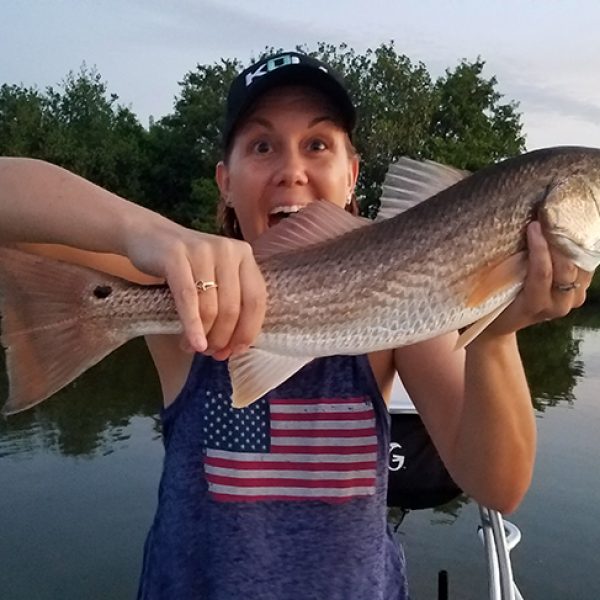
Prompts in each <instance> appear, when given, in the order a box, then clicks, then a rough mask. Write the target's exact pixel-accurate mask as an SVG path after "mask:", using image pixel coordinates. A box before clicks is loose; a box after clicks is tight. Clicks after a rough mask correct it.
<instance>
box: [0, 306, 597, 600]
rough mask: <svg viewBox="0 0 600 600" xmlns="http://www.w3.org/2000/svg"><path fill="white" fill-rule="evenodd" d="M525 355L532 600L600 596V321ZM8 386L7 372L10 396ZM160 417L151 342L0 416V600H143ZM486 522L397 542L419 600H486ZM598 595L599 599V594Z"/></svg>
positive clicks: (528, 586) (538, 344) (589, 316)
mask: <svg viewBox="0 0 600 600" xmlns="http://www.w3.org/2000/svg"><path fill="white" fill-rule="evenodd" d="M596 313H599V314H596ZM519 344H520V348H521V352H522V355H523V357H524V362H525V367H526V373H527V377H528V380H529V382H530V386H531V389H532V392H533V396H534V404H535V408H536V409H537V411H538V412H537V414H538V417H543V418H540V419H539V420H538V422H539V424H540V452H539V458H538V467H537V468H536V472H537V479H536V481H534V486H533V488H532V491H531V492H530V494H529V496H528V498H529V499H528V500H527V501H526V502H525V503H524V507H523V508H522V509H520V510H519V512H518V513H517V515H516V517H515V522H516V523H517V524H518V525H519V527H521V529H523V530H524V541H523V542H522V543H521V545H520V548H521V547H522V549H520V548H518V549H517V550H516V551H515V553H513V555H514V556H515V562H516V568H517V572H518V576H519V577H518V579H519V581H521V582H522V583H523V585H522V591H524V592H526V593H524V596H525V597H531V598H549V599H553V598H565V597H574V598H575V597H576V598H584V599H587V598H590V600H591V599H592V598H594V599H595V598H597V597H600V592H599V591H598V586H597V583H596V582H595V571H594V569H593V568H592V567H591V562H592V560H593V558H591V557H593V556H594V554H593V553H594V552H595V549H594V548H595V543H596V540H595V538H594V540H592V537H594V535H593V532H594V531H596V521H597V520H598V519H600V513H599V512H598V511H599V510H600V509H599V508H598V506H600V486H599V485H598V481H599V480H600V478H598V474H597V469H595V468H594V466H595V464H596V462H597V457H598V448H597V444H595V443H594V441H595V435H596V430H597V429H598V427H600V406H596V397H595V394H596V392H592V391H590V390H595V389H596V388H597V385H598V384H599V383H600V311H598V308H597V307H591V308H589V309H588V310H580V311H577V312H576V314H575V315H572V316H570V317H569V318H568V319H563V320H562V321H560V322H553V323H548V324H542V325H539V326H537V327H534V328H530V330H528V331H525V332H523V333H522V334H520V337H519ZM592 348H595V354H594V355H592V354H591V349H592ZM586 353H587V354H586ZM594 361H596V362H594ZM593 365H596V367H595V370H594V366H593ZM0 371H1V369H0ZM6 389H7V384H6V377H5V374H4V373H3V372H0V396H1V397H3V398H4V397H6ZM573 408H575V409H576V410H572V409H573ZM159 409H160V389H159V385H158V380H157V376H156V373H155V371H154V367H153V366H152V363H151V361H150V358H149V356H148V353H147V351H146V349H145V345H144V344H143V342H141V341H139V340H138V341H136V342H132V343H130V344H128V345H127V346H126V347H124V348H122V349H120V350H119V351H117V352H115V353H114V354H113V355H112V356H111V357H109V358H108V359H105V360H104V361H103V362H102V363H100V364H99V365H97V366H96V367H94V368H93V369H92V370H91V371H89V372H88V373H86V374H84V375H83V376H82V377H81V378H79V379H78V380H77V381H76V382H75V383H74V384H72V385H71V386H69V387H68V388H67V389H65V390H63V391H62V392H60V393H59V394H57V395H56V396H54V397H53V398H51V399H49V400H47V401H46V402H44V403H42V404H41V405H39V406H37V407H35V408H33V409H31V410H29V411H26V412H24V413H21V414H18V415H14V416H11V417H9V418H8V419H7V420H5V421H2V420H1V419H0V489H2V490H3V494H0V532H1V535H0V597H2V598H4V597H6V598H10V599H11V600H21V599H22V600H25V599H30V598H38V599H40V600H45V599H53V598H61V600H75V599H76V598H77V599H79V598H81V597H82V595H81V593H82V589H85V590H86V596H85V597H86V598H89V599H90V600H93V599H95V598H98V599H100V598H129V597H133V596H134V595H135V589H136V582H137V576H138V573H139V562H140V559H141V551H142V546H143V540H144V536H145V534H146V532H147V530H148V527H149V525H150V522H151V519H152V514H153V511H154V508H155V499H156V490H157V483H158V476H159V473H160V462H161V460H162V448H161V443H160V440H159V437H160V428H159V425H158V422H157V418H156V416H157V414H158V411H159ZM565 410H568V413H566V414H565ZM578 411H579V412H578ZM581 415H583V416H584V417H585V418H583V417H582V416H581ZM565 416H568V417H569V418H565ZM573 416H579V421H577V422H574V421H573ZM594 419H595V421H594ZM594 422H596V423H597V425H596V426H595V428H594V427H593V423H594ZM561 427H562V429H561ZM585 427H587V428H588V429H590V428H591V429H590V431H588V432H587V433H585V431H584V429H585ZM549 432H551V434H550V433H549ZM585 435H587V436H588V437H587V438H586V437H585ZM548 436H549V437H548ZM569 436H570V437H569ZM592 436H593V437H592ZM574 454H576V455H577V464H576V465H575V466H573V463H572V462H569V458H572V457H573V455H574ZM580 466H581V468H582V469H584V470H585V472H584V473H580V472H579V470H578V469H579V467H580ZM559 480H560V483H561V484H560V485H556V482H557V481H559ZM594 486H595V487H594ZM541 505H543V509H544V510H542V511H540V510H539V507H540V506H541ZM569 506H574V507H576V508H575V510H574V511H572V512H569V509H568V507H569ZM594 510H595V511H596V512H595V513H594ZM549 514H560V516H561V519H560V524H561V526H564V525H565V524H566V523H573V527H574V529H575V530H574V531H569V530H567V529H563V530H561V532H560V541H561V543H560V544H557V543H556V535H555V532H554V531H553V529H555V528H556V521H554V520H552V521H551V522H548V519H549V518H550V519H551V517H549V516H548V515H549ZM391 517H392V518H391V521H392V523H393V522H394V518H398V519H399V515H394V514H393V513H392V515H391ZM477 518H478V515H477V508H476V506H475V505H474V504H473V503H469V502H468V499H467V498H465V497H464V496H460V497H459V498H457V499H456V500H455V501H453V502H452V503H450V504H448V505H446V506H444V507H440V508H438V509H435V511H416V512H415V513H412V514H410V515H409V517H408V518H407V519H406V520H405V522H403V523H402V525H401V527H400V529H399V530H398V533H397V535H398V536H399V539H400V540H401V541H403V542H405V545H406V550H407V555H408V559H409V565H410V576H411V581H412V582H413V591H414V597H415V598H416V599H417V600H418V599H419V598H432V597H435V590H434V588H433V587H432V586H433V582H434V581H435V579H436V574H437V570H438V569H439V568H447V569H449V570H450V572H451V586H452V587H451V590H453V592H452V593H451V597H456V598H459V597H460V598H461V599H462V600H470V599H471V598H473V599H474V598H482V597H486V596H485V569H484V566H483V559H482V553H481V548H480V547H479V542H478V541H477V539H476V533H475V531H476V524H477ZM432 524H433V525H434V526H433V527H432ZM440 525H442V526H440ZM448 525H452V526H451V527H449V526H448ZM588 538H589V540H588ZM586 540H587V541H586ZM427 542H428V543H427ZM532 547H533V551H532ZM528 548H529V550H528ZM528 553H529V554H528ZM544 561H545V562H544ZM553 561H554V562H553ZM588 563H589V564H588ZM556 564H558V565H560V567H553V566H551V565H556ZM438 565H439V566H438ZM523 565H524V566H523ZM585 565H588V566H587V567H585ZM553 569H555V570H556V571H558V570H561V572H564V573H569V575H568V577H569V578H570V579H571V581H576V582H577V584H578V585H580V588H581V589H579V590H578V591H577V592H576V593H575V595H569V593H568V591H567V592H565V590H564V589H563V590H562V591H561V592H560V594H559V595H554V590H555V587H556V584H555V582H553V581H548V579H549V577H548V573H552V571H553ZM586 575H587V576H588V581H587V582H586ZM461 578H462V580H461ZM550 579H552V578H551V577H550ZM563 579H564V578H563ZM82 582H84V583H83V584H82ZM82 585H83V586H84V587H82ZM585 585H588V586H589V587H590V589H593V590H595V592H593V593H592V594H591V595H586V593H585V592H584V591H581V590H582V589H583V588H584V587H585ZM582 586H583V587H582ZM596 592H598V593H596ZM557 593H558V592H557Z"/></svg>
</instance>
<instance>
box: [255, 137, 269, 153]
mask: <svg viewBox="0 0 600 600" xmlns="http://www.w3.org/2000/svg"><path fill="white" fill-rule="evenodd" d="M271 149H272V148H271V144H270V143H269V142H268V141H267V140H258V141H256V142H254V144H253V145H252V150H253V151H254V152H255V153H256V154H268V153H269V152H271Z"/></svg>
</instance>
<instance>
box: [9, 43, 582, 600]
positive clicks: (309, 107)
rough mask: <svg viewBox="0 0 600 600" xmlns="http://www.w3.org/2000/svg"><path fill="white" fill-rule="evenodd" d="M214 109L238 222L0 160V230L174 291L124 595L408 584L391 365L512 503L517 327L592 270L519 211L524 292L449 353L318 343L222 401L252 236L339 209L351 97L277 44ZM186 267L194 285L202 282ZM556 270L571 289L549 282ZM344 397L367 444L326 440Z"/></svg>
mask: <svg viewBox="0 0 600 600" xmlns="http://www.w3.org/2000/svg"><path fill="white" fill-rule="evenodd" d="M227 108H228V112H227V125H226V131H225V157H224V160H223V162H221V163H219V164H218V165H217V171H216V177H217V183H218V185H219V189H220V191H221V195H222V203H223V206H222V207H221V209H222V213H223V214H224V215H225V219H224V221H225V230H226V231H227V232H228V233H229V234H230V235H235V236H237V237H239V238H240V239H232V238H224V237H216V236H211V235H207V234H202V233H198V232H194V231H189V230H186V229H184V228H182V227H179V226H177V225H176V224H174V223H171V222H169V221H167V220H166V219H163V218H161V217H160V216H159V215H157V214H155V213H152V212H150V211H147V210H145V209H143V208H141V207H139V206H136V205H134V204H131V203H129V202H127V201H126V200H124V199H122V198H118V197H116V196H115V195H113V194H110V193H108V192H106V191H105V190H102V189H100V188H98V187H96V186H94V185H93V184H91V183H90V182H87V181H85V180H83V179H81V178H79V177H77V176H75V175H73V174H71V173H68V172H66V171H64V170H62V169H59V168H57V167H54V166H52V165H48V164H46V163H41V162H38V161H30V160H26V159H2V160H1V161H0V182H1V185H0V210H1V211H2V212H1V214H0V216H1V219H0V235H1V237H2V239H3V240H6V241H10V242H18V243H31V242H37V243H39V242H43V243H50V244H61V245H65V246H60V247H31V246H30V249H33V250H35V251H38V252H44V253H51V254H54V255H57V256H59V257H61V258H64V259H67V260H71V261H74V262H79V263H83V264H87V265H89V266H93V267H95V268H97V269H101V270H105V271H109V272H112V273H117V274H119V275H121V276H122V277H127V278H130V279H133V280H137V281H143V282H146V281H147V282H152V281H156V278H159V279H166V280H167V281H168V283H169V285H170V286H171V289H172V291H173V293H174V296H175V299H176V303H177V308H178V311H179V314H180V317H181V320H182V322H183V324H184V328H185V340H184V341H183V344H182V343H181V340H179V339H177V338H174V337H172V336H155V337H151V338H148V340H147V341H148V346H149V348H150V351H151V353H152V357H153V359H154V362H155V364H156V367H157V370H158V372H159V376H160V380H161V384H162V390H163V395H164V403H165V409H164V411H163V414H162V417H163V430H164V437H165V449H166V454H165V464H164V472H163V478H162V481H161V488H160V494H159V505H158V509H157V514H156V518H155V521H154V524H153V526H152V529H151V532H150V534H149V536H148V540H147V543H146V549H145V557H144V569H143V574H142V579H141V583H140V592H139V597H140V598H149V599H150V598H151V599H155V598H169V599H173V598H209V599H211V600H214V599H218V600H221V599H230V598H236V597H238V596H240V595H241V594H244V596H245V597H247V598H256V599H258V598H260V599H269V598H273V599H278V600H285V599H294V600H298V599H309V598H311V599H312V598H316V599H321V598H323V599H325V598H327V599H336V598H339V599H344V600H347V599H357V600H362V599H365V600H374V599H377V598H380V599H386V600H387V599H392V598H394V599H398V598H406V597H407V587H406V579H405V569H404V559H403V555H402V551H401V549H400V548H398V547H397V546H396V543H395V541H394V540H393V539H392V537H391V535H390V533H389V531H388V529H387V524H386V510H385V493H386V481H387V468H386V466H387V449H388V441H389V440H388V427H387V418H386V411H385V400H386V399H387V398H388V397H389V395H390V389H391V384H392V380H393V377H394V375H395V373H396V372H397V373H398V374H399V375H400V377H401V379H402V380H403V382H404V385H405V386H406V388H407V390H408V391H409V393H410V395H411V398H412V400H413V402H414V404H415V405H416V407H417V409H418V410H419V413H420V415H421V417H422V419H423V421H424V422H425V424H426V426H427V429H428V431H429V433H430V435H431V438H432V439H433V441H434V443H435V445H436V447H437V449H438V451H439V453H440V455H441V457H442V459H443V460H444V462H445V464H446V466H447V468H448V470H449V471H450V473H451V475H452V477H453V478H454V480H455V481H456V482H457V484H458V485H459V486H460V487H461V488H462V489H463V490H465V492H466V493H468V494H469V495H471V496H473V497H474V498H475V499H477V500H478V501H479V502H481V503H483V504H485V505H487V506H490V507H493V508H496V509H499V510H501V511H504V512H507V511H511V510H513V509H514V508H515V507H516V506H517V505H518V503H519V502H520V500H521V498H522V497H523V495H524V493H525V491H526V490H527V488H528V486H529V483H530V479H531V473H532V469H533V462H534V454H535V428H534V420H533V414H532V408H531V399H530V396H529V392H528V389H527V384H526V381H525V377H524V374H523V369H522V365H521V361H520V358H519V354H518V349H517V345H516V338H515V332H516V331H517V330H518V329H520V328H522V327H525V326H527V325H530V324H532V323H535V322H538V321H540V320H543V319H548V318H553V317H557V316H562V315H564V314H566V313H567V312H568V311H569V310H570V309H571V308H573V307H574V306H579V305H580V304H581V303H582V302H583V300H584V298H585V290H586V288H587V286H588V285H589V281H590V276H589V274H587V273H584V272H580V271H579V270H578V269H577V268H576V267H575V266H574V265H573V264H572V263H570V262H569V261H567V260H565V259H564V258H563V257H561V256H559V255H558V254H554V253H551V252H550V250H549V248H548V246H547V244H546V242H545V240H544V238H543V236H542V235H541V232H540V228H539V225H538V224H537V223H533V224H531V225H530V227H529V229H528V244H529V268H528V276H527V280H526V284H525V287H524V289H523V291H522V292H521V293H520V294H519V296H518V297H517V299H516V300H515V301H514V302H513V304H512V305H511V306H510V307H509V308H508V309H506V310H505V311H504V313H503V314H502V315H501V316H500V317H499V318H498V319H497V320H496V321H495V322H494V323H493V324H492V325H491V326H490V327H488V329H487V330H486V331H484V332H483V333H482V334H481V335H480V336H479V337H478V338H477V339H476V340H475V341H474V342H472V343H471V344H470V345H469V346H468V349H467V350H466V351H464V350H461V351H454V344H455V341H456V335H455V334H449V335H444V336H442V337H439V338H437V339H433V340H429V341H426V342H422V343H420V344H416V345H414V346H410V347H403V348H398V349H396V350H394V351H384V352H379V353H376V354H373V355H370V356H368V357H364V356H362V357H329V358H324V359H319V360H316V361H314V362H313V363H311V364H309V365H308V366H307V367H305V368H304V369H303V370H302V371H300V372H299V373H298V374H296V375H295V376H294V377H292V378H291V379H290V380H288V381H287V382H285V383H284V384H282V385H281V386H279V388H277V389H275V390H273V391H272V392H269V394H267V395H266V396H265V397H263V398H261V399H260V400H259V401H258V402H256V403H255V404H254V405H252V406H251V407H249V408H248V409H244V410H242V411H239V410H233V409H231V408H230V401H229V395H230V393H231V387H230V382H229V379H228V375H227V368H226V363H225V362H223V361H224V360H225V359H227V358H228V357H230V356H231V355H234V354H238V353H242V352H244V351H245V350H246V349H247V348H248V347H249V346H250V345H251V344H252V342H253V340H254V339H255V337H256V335H257V334H258V332H259V330H260V327H261V324H262V320H263V316H264V311H265V303H266V291H265V285H264V282H263V279H262V277H261V274H260V271H259V269H258V267H257V265H256V263H255V261H254V259H253V255H252V250H251V247H250V245H249V244H250V243H252V242H253V241H255V240H256V239H257V238H258V237H259V236H260V235H261V234H262V233H263V232H265V231H266V230H267V229H268V228H269V227H271V226H273V225H275V224H276V223H278V222H279V221H280V220H281V219H283V218H284V216H285V215H286V214H287V213H289V212H295V211H297V210H299V209H301V208H302V207H304V206H306V205H307V204H309V203H311V202H313V201H315V200H319V199H323V198H324V199H326V200H328V201H329V202H333V203H334V204H337V205H338V206H340V207H346V208H347V209H348V210H352V208H353V206H354V204H353V194H354V187H355V184H356V180H357V176H358V169H359V166H358V157H357V155H356V152H355V151H354V148H353V146H352V143H351V134H352V128H353V126H354V121H355V114H354V108H353V106H352V103H351V101H350V98H349V97H348V94H347V92H346V90H345V88H344V86H343V82H341V80H340V79H339V78H338V77H337V75H335V74H334V73H333V72H332V71H331V70H330V69H329V68H328V67H327V66H326V65H323V64H321V63H319V62H318V61H315V60H314V59H311V58H309V57H307V56H304V55H302V54H298V53H292V52H290V53H285V54H281V55H277V56H273V57H270V58H268V59H264V60H262V61H260V62H259V63H257V64H255V65H253V66H252V67H250V68H248V69H246V70H245V71H244V72H243V73H241V74H240V75H239V76H238V78H237V79H236V80H235V82H234V83H233V85H232V88H231V91H230V94H229V98H228V107H227ZM242 240H244V241H242ZM66 246H68V247H66ZM99 253H111V254H110V255H106V254H99ZM199 281H202V282H205V283H207V282H209V285H205V286H204V288H206V289H204V291H200V292H199V291H198V289H197V286H196V284H197V282H199ZM553 281H555V282H572V281H577V282H579V283H580V284H581V286H580V287H579V288H576V289H572V290H570V291H568V292H562V291H558V290H557V289H556V287H554V286H553ZM213 282H216V283H217V286H214V285H211V284H212V283H213ZM442 392H443V393H442ZM357 410H358V412H359V413H360V420H361V425H360V427H361V428H362V429H361V430H360V431H361V436H363V437H364V439H365V440H366V441H365V442H364V444H365V448H366V449H365V448H363V449H362V450H361V451H362V452H363V454H360V456H358V458H356V457H354V458H353V454H352V452H346V451H344V450H339V447H340V443H341V442H340V441H339V440H340V439H341V438H343V436H344V435H350V434H348V431H352V428H351V427H350V426H349V425H348V423H349V421H348V414H350V413H351V412H352V411H357ZM290 414H294V415H295V416H294V419H297V421H294V422H293V423H291V424H290V417H289V415H290ZM298 415H300V416H298ZM306 415H309V417H307V418H306V419H305V418H304V417H306ZM299 422H300V424H299ZM324 424H325V425H324ZM289 427H291V428H292V430H293V433H292V434H290V433H289V431H288V430H286V428H289ZM296 430H299V431H300V432H298V431H296ZM307 431H308V433H306V432H307ZM315 434H316V436H315ZM282 435H283V436H284V439H285V440H286V441H284V442H282V438H281V437H280V436H282ZM285 436H287V437H285ZM302 436H303V437H302ZM311 436H312V437H311ZM298 437H302V442H299V441H297V438H298ZM307 438H308V441H307ZM327 438H330V440H328V439H327ZM315 439H317V440H319V441H318V443H316V444H315V443H314V440H315ZM343 439H345V438H343ZM311 440H312V441H311ZM331 440H333V442H331ZM330 442H331V443H330ZM328 443H330V445H327V444H328ZM286 444H287V445H288V446H286ZM299 444H304V447H302V449H299V446H298V445H299ZM320 444H322V445H324V446H325V449H324V450H323V449H322V448H319V447H317V446H318V445H320ZM282 446H283V448H282ZM353 461H354V462H353ZM340 465H341V466H340ZM340 473H341V475H340ZM348 481H350V482H352V485H348Z"/></svg>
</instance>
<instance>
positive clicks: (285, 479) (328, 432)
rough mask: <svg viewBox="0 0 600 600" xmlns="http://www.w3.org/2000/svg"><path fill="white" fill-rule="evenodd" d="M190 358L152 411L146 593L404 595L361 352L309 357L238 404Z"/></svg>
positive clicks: (303, 599) (205, 365) (316, 597)
mask: <svg viewBox="0 0 600 600" xmlns="http://www.w3.org/2000/svg"><path fill="white" fill-rule="evenodd" d="M230 394H231V384H230V380H229V376H228V373H227V365H226V363H224V362H218V361H215V360H212V359H210V358H207V357H204V356H201V355H196V356H195V358H194V361H193V364H192V368H191V370H190V374H189V377H188V380H187V382H186V384H185V386H184V388H183V390H182V392H181V393H180V395H179V396H178V398H177V399H176V400H175V401H174V402H173V404H171V405H170V406H169V407H168V408H167V409H165V410H164V411H163V413H162V424H163V437H164V444H165V459H164V468H163V474H162V479H161V483H160V489H159V499H158V508H157V512H156V516H155V519H154V523H153V525H152V528H151V530H150V533H149V535H148V539H147V541H146V545H145V549H144V564H143V569H142V576H141V581H140V587H139V595H138V598H140V599H144V600H192V599H206V600H232V599H236V598H245V599H247V600H404V599H405V598H407V597H408V594H407V588H406V578H405V567H404V555H403V553H402V549H401V548H399V547H398V545H397V544H396V542H395V541H394V539H393V537H392V535H391V531H390V530H389V526H388V525H387V519H386V491H387V478H388V473H387V460H388V447H389V416H388V413H387V410H386V407H385V403H384V401H383V399H382V397H381V394H380V393H379V390H378V388H377V384H376V382H375V379H374V377H373V374H372V372H371V369H370V366H369V364H368V360H367V358H366V357H365V356H359V357H353V356H344V357H341V356H335V357H329V358H323V359H317V360H315V361H313V362H312V363H310V364H309V365H307V366H306V367H304V368H303V369H302V370H301V371H300V372H299V373H297V374H296V375H295V376H294V377H292V378H291V379H289V380H288V381H286V382H285V383H283V384H282V385H281V386H279V387H278V388H276V389H275V390H273V391H271V392H269V393H268V394H267V395H266V396H264V397H263V398H261V399H260V400H258V401H257V402H255V403H254V404H253V405H251V406H249V407H247V408H245V409H234V408H231V400H230Z"/></svg>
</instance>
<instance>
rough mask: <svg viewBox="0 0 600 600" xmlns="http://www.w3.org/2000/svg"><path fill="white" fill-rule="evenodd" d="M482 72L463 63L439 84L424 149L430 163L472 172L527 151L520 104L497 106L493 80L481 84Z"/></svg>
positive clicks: (477, 63)
mask: <svg viewBox="0 0 600 600" xmlns="http://www.w3.org/2000/svg"><path fill="white" fill-rule="evenodd" d="M484 66H485V63H484V61H482V60H481V59H477V60H476V61H475V62H474V63H468V62H466V61H463V62H461V63H460V64H459V65H458V67H456V69H455V70H454V71H450V70H446V75H445V76H444V77H440V78H439V79H438V80H437V82H436V84H435V87H434V90H433V100H434V102H435V108H434V110H433V114H432V117H431V123H430V127H429V132H428V136H427V138H428V139H427V142H426V145H425V155H426V156H427V157H428V158H431V159H434V160H437V161H438V162H442V163H445V164H451V165H453V166H455V167H458V168H461V169H468V170H471V171H475V170H477V169H480V168H481V167H483V166H485V165H487V164H490V163H492V162H496V161H499V160H502V159H504V158H508V157H509V156H516V155H517V154H520V153H521V152H523V150H524V149H525V138H524V137H523V136H522V135H521V128H522V124H521V118H520V114H519V113H518V112H517V108H518V104H517V103H515V102H509V103H507V104H501V103H500V100H501V98H502V95H501V94H500V93H499V92H498V91H497V90H496V85H497V81H496V78H495V77H491V78H490V79H485V78H484V77H483V74H482V73H483V68H484Z"/></svg>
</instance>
